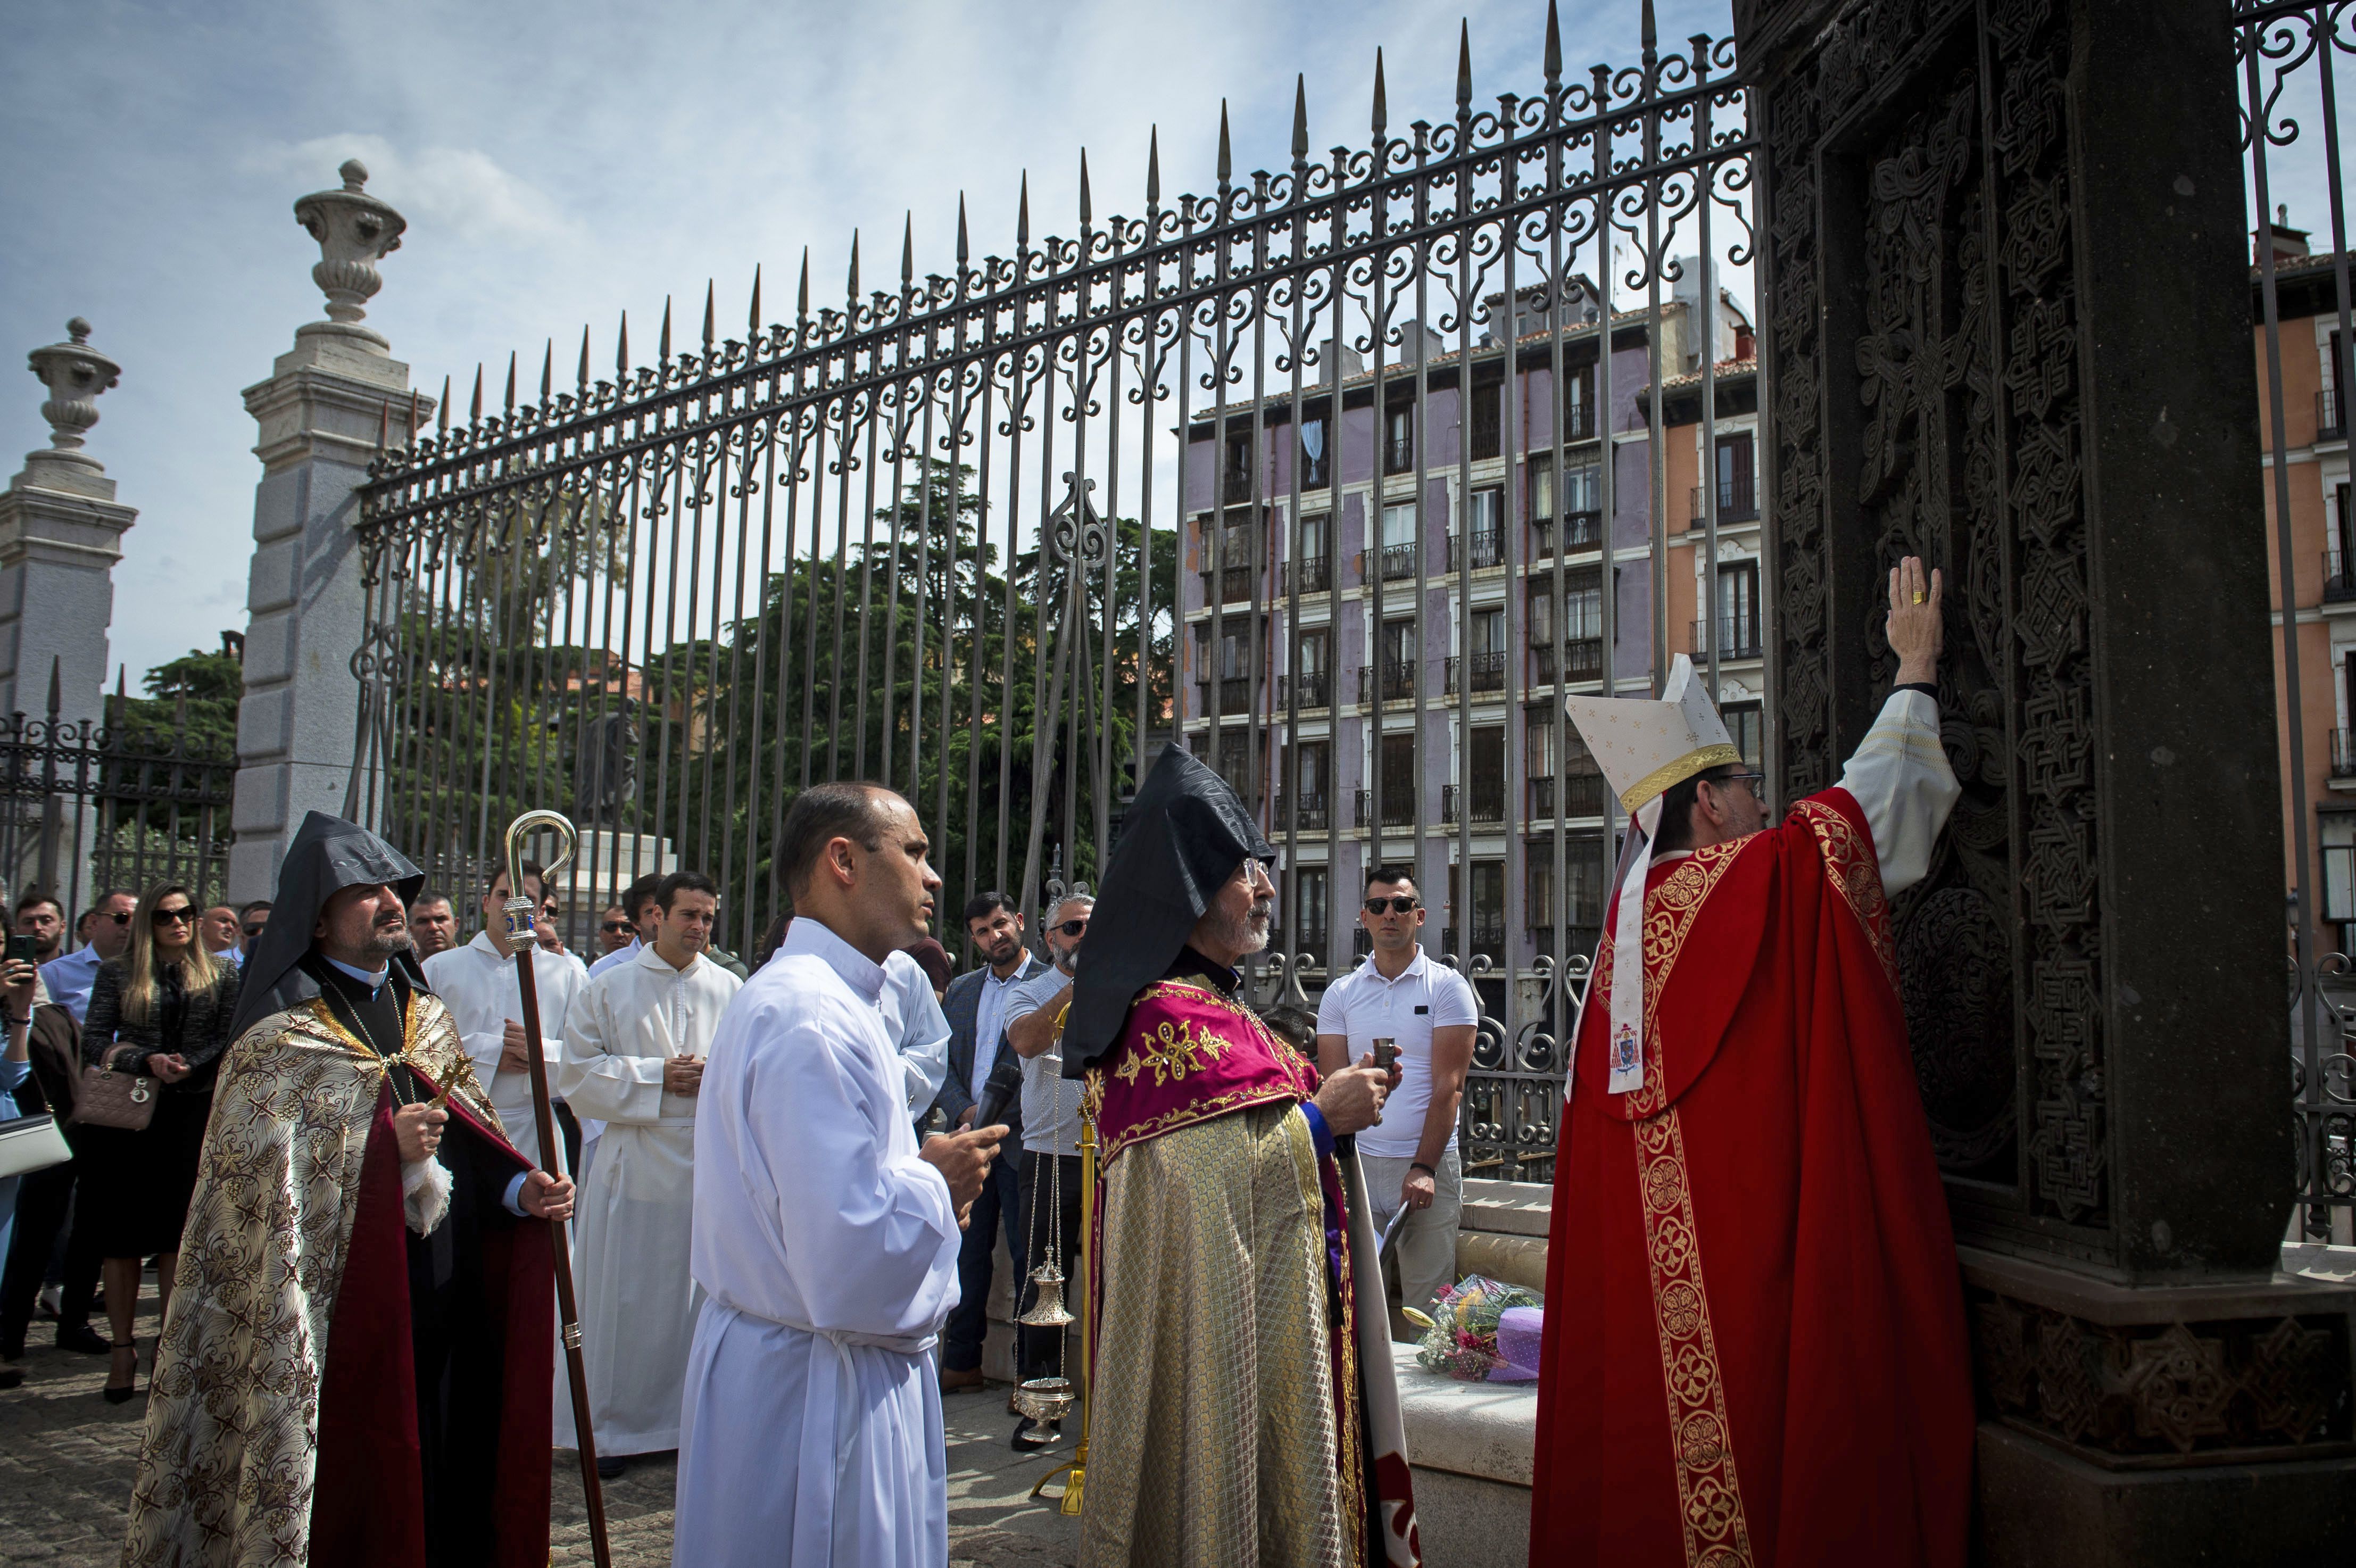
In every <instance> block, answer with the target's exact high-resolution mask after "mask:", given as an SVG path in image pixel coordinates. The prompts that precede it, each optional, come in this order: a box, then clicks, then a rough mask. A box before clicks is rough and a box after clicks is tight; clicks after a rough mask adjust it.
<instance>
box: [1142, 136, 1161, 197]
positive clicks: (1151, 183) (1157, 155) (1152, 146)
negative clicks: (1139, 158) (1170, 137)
mask: <svg viewBox="0 0 2356 1568" xmlns="http://www.w3.org/2000/svg"><path fill="white" fill-rule="evenodd" d="M1145 205H1146V209H1147V210H1149V211H1151V210H1152V209H1156V208H1158V207H1160V206H1161V205H1162V127H1161V126H1160V125H1155V126H1154V127H1153V128H1152V129H1151V130H1150V131H1148V132H1147V133H1146V140H1145Z"/></svg>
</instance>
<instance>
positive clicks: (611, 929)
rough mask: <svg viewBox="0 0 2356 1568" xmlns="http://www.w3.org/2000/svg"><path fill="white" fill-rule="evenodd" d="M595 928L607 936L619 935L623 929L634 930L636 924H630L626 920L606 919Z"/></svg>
mask: <svg viewBox="0 0 2356 1568" xmlns="http://www.w3.org/2000/svg"><path fill="white" fill-rule="evenodd" d="M597 929H599V930H601V931H603V932H605V934H606V935H607V936H609V937H611V936H619V935H620V934H621V933H622V932H624V931H634V930H636V929H637V927H636V926H633V925H631V924H630V922H629V921H627V920H608V921H606V922H605V924H604V925H601V926H599V927H598V928H597Z"/></svg>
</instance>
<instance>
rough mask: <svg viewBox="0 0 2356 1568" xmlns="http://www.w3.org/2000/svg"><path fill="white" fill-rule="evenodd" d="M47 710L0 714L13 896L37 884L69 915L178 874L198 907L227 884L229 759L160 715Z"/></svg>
mask: <svg viewBox="0 0 2356 1568" xmlns="http://www.w3.org/2000/svg"><path fill="white" fill-rule="evenodd" d="M108 718H109V720H110V721H111V722H109V723H106V724H96V723H93V722H91V720H89V719H81V720H75V721H68V720H66V719H65V718H63V717H62V716H60V704H59V693H58V691H57V689H56V684H55V682H52V683H51V689H50V693H49V702H48V711H47V712H46V713H44V714H41V715H39V716H34V715H30V714H23V713H17V714H9V715H8V716H7V717H5V719H0V874H5V879H6V886H7V891H8V892H9V894H10V895H12V896H14V897H21V896H23V895H24V894H26V893H28V892H34V891H38V892H42V893H47V894H48V895H49V896H50V897H54V898H56V899H57V900H58V901H59V904H60V905H61V906H62V907H63V908H65V910H66V912H67V915H68V918H72V917H73V916H74V915H75V914H77V913H79V912H80V910H82V909H86V908H89V907H90V905H91V902H92V901H94V900H95V899H96V898H97V897H99V896H100V895H101V894H102V893H105V892H108V891H110V890H113V889H118V888H120V889H124V890H127V891H130V892H133V893H137V892H140V891H143V890H145V888H147V887H149V886H153V885H154V884H155V883H158V882H178V883H183V884H185V885H186V886H187V888H188V889H189V892H190V895H191V896H192V897H193V898H194V899H195V901H196V903H197V906H198V908H205V907H206V906H208V905H211V904H216V903H219V902H220V900H221V899H222V898H223V897H226V895H227V890H228V885H229V845H230V817H229V810H230V791H231V789H232V787H233V785H234V783H235V780H236V776H237V758H236V757H235V756H233V755H232V754H230V752H229V751H227V750H226V749H225V748H215V747H212V746H207V745H206V744H204V743H203V742H201V741H198V740H195V739H192V738H191V737H190V736H189V734H188V726H187V719H186V714H185V710H184V711H183V712H182V714H181V715H180V721H179V722H178V723H176V724H172V725H139V724H135V723H134V722H131V721H130V720H129V718H128V716H127V714H126V712H125V704H124V703H123V699H122V698H121V697H120V696H117V697H115V698H114V699H112V703H111V709H110V712H109V714H108Z"/></svg>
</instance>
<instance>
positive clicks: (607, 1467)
mask: <svg viewBox="0 0 2356 1568" xmlns="http://www.w3.org/2000/svg"><path fill="white" fill-rule="evenodd" d="M629 1467H630V1456H629V1455H626V1454H604V1455H599V1456H598V1459H597V1478H598V1479H599V1480H601V1481H610V1480H613V1479H614V1478H615V1477H618V1476H619V1475H621V1473H622V1472H623V1471H625V1470H626V1469H628V1468H629Z"/></svg>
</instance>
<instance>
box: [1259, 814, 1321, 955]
mask: <svg viewBox="0 0 2356 1568" xmlns="http://www.w3.org/2000/svg"><path fill="white" fill-rule="evenodd" d="M1295 800H1298V802H1299V804H1300V807H1301V832H1311V831H1312V830H1313V831H1315V832H1321V833H1322V832H1324V831H1325V829H1326V827H1327V825H1328V823H1329V822H1330V817H1329V815H1328V813H1327V811H1326V807H1325V797H1324V796H1323V795H1309V794H1303V795H1301V796H1298V797H1295V796H1291V795H1279V796H1277V797H1276V814H1275V815H1274V816H1272V817H1270V818H1269V825H1270V826H1271V827H1272V828H1274V829H1275V831H1276V832H1286V831H1287V830H1288V829H1289V828H1290V826H1291V825H1292V816H1291V811H1292V808H1293V805H1294V802H1295ZM1317 945H1318V946H1319V947H1321V948H1322V947H1323V946H1324V945H1325V944H1324V940H1323V938H1320V939H1319V940H1318V943H1317Z"/></svg>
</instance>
